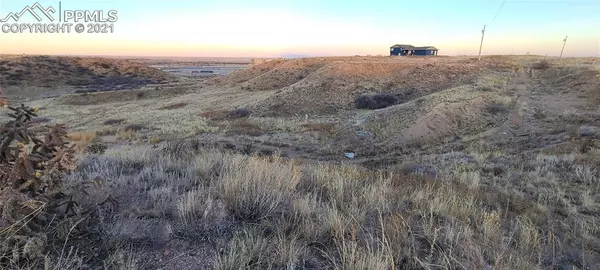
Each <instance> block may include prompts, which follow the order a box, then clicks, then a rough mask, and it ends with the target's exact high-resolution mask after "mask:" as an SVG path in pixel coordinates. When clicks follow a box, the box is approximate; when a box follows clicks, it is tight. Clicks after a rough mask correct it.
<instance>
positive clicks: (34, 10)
mask: <svg viewBox="0 0 600 270" xmlns="http://www.w3.org/2000/svg"><path fill="white" fill-rule="evenodd" d="M25 13H29V14H31V15H32V16H33V17H34V18H35V19H37V20H38V22H41V21H42V20H43V17H42V15H43V16H44V17H46V18H47V19H49V20H50V21H54V17H53V16H52V15H51V13H52V14H53V13H56V10H55V9H54V8H53V7H48V8H44V7H43V6H42V5H40V3H37V2H36V3H35V4H33V5H32V6H25V8H23V10H21V12H19V13H14V12H10V13H8V15H6V17H4V19H0V23H3V22H7V21H8V20H10V19H13V20H14V21H15V22H18V21H19V19H20V18H21V17H22V16H23V15H25ZM40 13H41V15H40Z"/></svg>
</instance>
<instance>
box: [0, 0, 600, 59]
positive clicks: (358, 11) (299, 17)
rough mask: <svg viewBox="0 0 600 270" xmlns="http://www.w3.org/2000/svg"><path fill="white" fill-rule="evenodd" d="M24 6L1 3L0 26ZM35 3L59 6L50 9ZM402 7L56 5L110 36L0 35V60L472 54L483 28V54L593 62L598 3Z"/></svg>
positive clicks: (265, 1)
mask: <svg viewBox="0 0 600 270" xmlns="http://www.w3.org/2000/svg"><path fill="white" fill-rule="evenodd" d="M33 3H34V2H31V3H29V1H21V0H19V1H16V0H8V1H7V0H4V1H2V0H0V19H2V18H3V17H5V15H6V14H9V12H15V13H16V12H19V11H20V10H21V9H23V7H25V5H32V4H33ZM39 3H40V4H41V5H42V6H44V7H49V6H52V7H58V2H57V1H39ZM409 3H414V1H381V0H373V1H360V2H358V1H327V0H323V1H292V0H284V1H271V0H261V1H252V2H246V1H227V0H225V1H222V2H221V3H218V4H215V3H212V2H210V3H209V2H205V1H170V2H168V3H165V2H163V1H161V2H158V1H157V2H154V1H115V0H109V1H101V0H97V1H85V2H84V1H72V0H65V1H61V7H62V9H73V10H103V11H104V12H107V11H108V10H116V11H117V12H118V20H117V21H116V22H114V33H105V34H86V33H82V34H77V33H70V34H67V33H53V34H51V33H44V34H31V33H3V32H0V54H70V55H128V56H188V57H194V56H198V57H211V56H212V57H276V56H281V55H284V56H285V55H290V54H293V55H307V56H314V55H355V54H362V55H365V54H372V55H379V54H381V55H387V54H388V53H389V46H391V45H393V44H396V43H402V44H413V45H417V46H418V45H433V46H436V47H438V48H439V49H440V52H439V53H440V54H441V55H458V54H477V51H478V49H479V41H480V38H481V28H482V27H483V25H484V24H486V25H487V26H486V29H487V31H486V36H485V40H484V47H483V53H484V54H512V53H514V54H526V53H528V52H529V53H531V54H540V55H545V54H548V55H558V54H559V53H560V50H561V47H562V44H563V39H564V37H565V36H567V35H568V36H569V37H568V41H567V46H566V48H565V53H564V55H565V56H600V49H599V40H600V35H599V33H600V30H598V29H600V23H599V19H598V17H600V16H598V14H599V13H600V7H599V6H600V4H599V3H600V1H595V0H594V1H588V0H556V1H552V0H549V1H530V0H528V1H525V0H523V1H480V0H478V1H428V2H427V5H426V6H422V7H419V6H420V4H419V5H417V6H415V7H410V8H407V6H411V5H408V4H409ZM29 19H30V20H29V22H31V21H33V18H29ZM23 20H25V19H23ZM21 22H22V21H19V23H21ZM33 22H35V21H33ZM5 23H11V24H12V23H16V22H14V21H8V22H5ZM0 24H2V23H0Z"/></svg>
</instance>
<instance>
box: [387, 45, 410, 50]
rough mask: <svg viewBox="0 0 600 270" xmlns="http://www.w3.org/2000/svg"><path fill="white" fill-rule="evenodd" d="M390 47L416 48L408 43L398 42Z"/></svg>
mask: <svg viewBox="0 0 600 270" xmlns="http://www.w3.org/2000/svg"><path fill="white" fill-rule="evenodd" d="M390 48H407V49H412V48H414V46H413V45H407V44H396V45H394V46H392V47H390Z"/></svg>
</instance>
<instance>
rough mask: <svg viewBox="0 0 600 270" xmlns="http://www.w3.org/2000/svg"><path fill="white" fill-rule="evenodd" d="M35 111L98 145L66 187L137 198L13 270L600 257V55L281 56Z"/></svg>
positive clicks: (583, 264) (433, 264)
mask: <svg viewBox="0 0 600 270" xmlns="http://www.w3.org/2000/svg"><path fill="white" fill-rule="evenodd" d="M31 72H32V73H35V72H34V71H31ZM157 74H159V73H157ZM156 76H159V77H160V76H161V75H156ZM32 81H33V82H35V81H36V80H32ZM10 102H11V100H10V99H9V103H10ZM27 105H30V106H32V107H36V108H39V111H38V112H39V114H40V115H41V116H43V117H39V119H42V118H43V119H42V120H43V121H38V122H35V123H34V124H33V127H32V128H35V129H40V130H43V129H44V127H43V125H45V124H48V123H50V124H54V123H59V124H66V125H67V127H68V129H69V131H70V133H69V139H70V140H72V141H73V142H74V143H75V144H76V145H77V148H78V149H79V154H78V167H77V169H76V170H75V171H74V172H73V173H71V174H70V175H69V176H68V177H67V179H64V181H65V182H66V183H79V182H82V181H87V180H94V181H96V182H97V183H100V184H99V185H97V186H96V187H95V188H93V189H90V190H88V192H87V194H78V195H77V196H76V198H75V200H76V201H77V202H78V203H79V205H80V206H81V207H82V208H86V206H94V205H95V203H97V202H99V201H102V200H103V198H106V196H107V195H111V196H112V197H114V198H115V199H116V200H117V201H118V202H119V203H118V206H112V205H102V206H94V209H95V211H94V214H93V215H90V216H89V217H88V218H87V219H85V220H82V221H80V222H78V223H75V224H72V227H71V231H77V232H78V233H77V234H75V233H70V231H67V232H65V231H56V230H53V229H52V228H49V229H48V230H47V236H46V237H47V239H48V243H47V245H45V246H44V247H43V249H42V250H43V252H41V254H42V256H37V257H36V259H32V260H27V261H23V260H12V259H11V258H13V257H14V256H15V255H14V254H15V253H16V254H22V255H23V256H25V255H28V254H29V253H28V252H29V251H30V250H32V249H33V248H32V247H31V246H28V248H23V249H14V250H12V251H11V252H12V253H6V254H0V257H2V258H0V262H2V264H0V266H2V267H7V269H40V268H45V269H599V268H600V227H599V225H598V224H600V223H599V222H598V219H599V218H600V195H599V194H600V172H599V168H600V59H596V58H563V59H559V58H547V59H544V58H543V57H537V56H487V57H483V58H482V60H481V61H477V60H476V59H474V58H470V57H396V58H390V57H332V58H306V59H291V60H275V61H270V62H266V63H263V64H259V65H253V66H251V67H249V68H248V69H246V70H240V71H235V72H233V73H231V74H229V75H226V76H221V77H216V78H211V79H208V80H200V79H198V80H194V79H190V78H187V79H185V80H175V81H174V82H171V83H168V84H164V85H161V86H156V87H150V88H143V89H138V90H123V91H107V92H97V93H86V94H69V95H62V96H60V97H56V98H51V99H39V100H31V101H29V102H27ZM1 110H2V112H4V109H1ZM5 120H8V119H7V118H6V117H5V116H4V115H2V116H0V121H1V122H5ZM92 145H94V146H95V147H96V146H97V145H103V146H105V147H106V148H107V149H106V150H105V151H104V148H102V151H96V150H94V151H92V150H90V149H92V148H91V147H90V146H92ZM94 149H96V148H94ZM347 152H352V153H354V154H355V156H354V158H352V159H349V158H347V157H345V156H344V154H345V153H347ZM2 226H3V225H2V224H1V223H0V229H1V227H2Z"/></svg>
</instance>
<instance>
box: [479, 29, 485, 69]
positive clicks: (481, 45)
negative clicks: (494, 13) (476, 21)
mask: <svg viewBox="0 0 600 270" xmlns="http://www.w3.org/2000/svg"><path fill="white" fill-rule="evenodd" d="M483 35H485V25H484V26H483V30H481V43H480V44H479V60H480V61H481V47H483Z"/></svg>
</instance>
